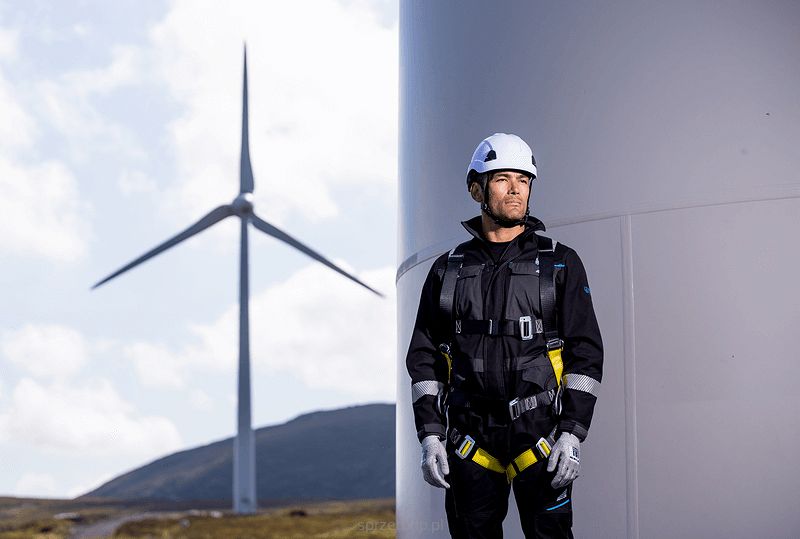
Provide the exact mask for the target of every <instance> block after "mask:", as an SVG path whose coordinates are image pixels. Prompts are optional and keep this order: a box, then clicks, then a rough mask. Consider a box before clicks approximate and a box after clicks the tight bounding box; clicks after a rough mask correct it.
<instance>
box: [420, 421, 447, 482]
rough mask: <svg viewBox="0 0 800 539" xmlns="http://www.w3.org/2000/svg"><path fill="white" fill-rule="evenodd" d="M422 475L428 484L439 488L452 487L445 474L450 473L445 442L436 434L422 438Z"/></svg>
mask: <svg viewBox="0 0 800 539" xmlns="http://www.w3.org/2000/svg"><path fill="white" fill-rule="evenodd" d="M421 467H422V476H423V477H424V478H425V481H427V482H428V484H430V485H432V486H434V487H438V488H450V485H448V484H447V482H446V481H445V480H444V476H445V475H447V474H449V473H450V466H449V465H448V464H447V452H446V451H445V448H444V444H443V443H442V441H441V440H439V437H438V436H436V435H435V434H430V435H428V436H426V437H425V438H423V439H422V464H421Z"/></svg>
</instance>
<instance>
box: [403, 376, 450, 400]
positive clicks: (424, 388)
mask: <svg viewBox="0 0 800 539" xmlns="http://www.w3.org/2000/svg"><path fill="white" fill-rule="evenodd" d="M443 389H444V384H443V383H442V382H438V381H436V380H423V381H421V382H417V383H416V384H412V385H411V402H412V403H414V402H417V401H418V400H419V399H420V398H422V397H423V396H425V395H433V396H434V397H435V396H436V395H438V394H439V393H440V392H441V391H442V390H443Z"/></svg>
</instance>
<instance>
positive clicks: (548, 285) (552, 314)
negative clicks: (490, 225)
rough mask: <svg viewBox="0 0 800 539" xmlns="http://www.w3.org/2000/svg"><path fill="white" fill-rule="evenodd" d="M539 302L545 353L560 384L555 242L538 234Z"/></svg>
mask: <svg viewBox="0 0 800 539" xmlns="http://www.w3.org/2000/svg"><path fill="white" fill-rule="evenodd" d="M537 238H538V250H539V302H540V304H541V311H542V328H543V329H544V339H545V342H546V343H547V355H548V357H549V358H550V363H551V364H552V365H553V371H554V372H555V374H556V382H557V383H558V385H559V387H560V386H561V374H562V372H563V370H564V363H563V360H562V359H561V348H562V347H563V343H562V341H561V337H560V336H559V334H558V313H557V310H556V276H555V266H556V263H555V251H556V242H555V241H553V240H552V239H550V238H548V237H547V236H539V235H538V234H537Z"/></svg>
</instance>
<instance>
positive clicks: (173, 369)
mask: <svg viewBox="0 0 800 539" xmlns="http://www.w3.org/2000/svg"><path fill="white" fill-rule="evenodd" d="M123 353H124V355H125V356H126V357H127V358H128V359H130V360H131V361H132V362H133V365H134V368H135V369H136V374H137V375H138V377H139V381H140V382H141V383H142V384H143V385H145V386H147V387H163V388H175V389H181V388H183V387H184V386H185V385H186V383H185V381H184V375H183V371H184V369H185V366H186V364H187V358H186V356H183V355H176V354H173V353H172V352H170V351H169V350H168V349H167V348H166V347H164V346H162V345H152V344H149V343H145V342H137V343H133V344H131V345H128V346H125V347H124V349H123Z"/></svg>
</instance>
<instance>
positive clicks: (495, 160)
mask: <svg viewBox="0 0 800 539" xmlns="http://www.w3.org/2000/svg"><path fill="white" fill-rule="evenodd" d="M509 169H511V170H519V171H520V172H525V173H526V174H528V175H529V176H530V177H531V178H536V159H534V157H533V152H532V151H531V147H530V146H528V145H527V144H526V143H525V141H524V140H522V139H521V138H519V137H518V136H517V135H512V134H509V133H495V134H494V135H492V136H490V137H486V138H485V139H483V140H482V141H481V143H480V144H478V147H477V148H475V153H473V154H472V162H471V163H470V164H469V168H468V169H467V187H469V184H470V183H471V182H472V181H473V180H474V179H475V178H474V176H475V173H478V174H482V173H484V172H490V171H492V170H509Z"/></svg>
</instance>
